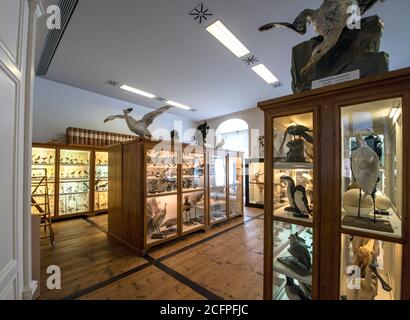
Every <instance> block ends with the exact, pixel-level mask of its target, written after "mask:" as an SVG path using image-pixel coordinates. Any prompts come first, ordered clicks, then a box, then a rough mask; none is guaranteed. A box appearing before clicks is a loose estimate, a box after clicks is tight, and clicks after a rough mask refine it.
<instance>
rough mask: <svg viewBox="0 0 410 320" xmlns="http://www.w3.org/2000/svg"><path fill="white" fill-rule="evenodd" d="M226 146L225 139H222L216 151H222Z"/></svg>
mask: <svg viewBox="0 0 410 320" xmlns="http://www.w3.org/2000/svg"><path fill="white" fill-rule="evenodd" d="M224 145H225V139H222V140H221V141H219V142H218V143H217V144H216V146H215V149H216V150H219V149H222V147H223V146H224Z"/></svg>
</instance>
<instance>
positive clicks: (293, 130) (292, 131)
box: [279, 124, 313, 153]
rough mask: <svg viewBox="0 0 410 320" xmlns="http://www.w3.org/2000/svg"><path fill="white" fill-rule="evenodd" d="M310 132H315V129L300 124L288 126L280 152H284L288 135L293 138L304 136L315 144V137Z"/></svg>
mask: <svg viewBox="0 0 410 320" xmlns="http://www.w3.org/2000/svg"><path fill="white" fill-rule="evenodd" d="M308 132H313V130H310V129H309V128H308V127H305V126H302V125H300V124H297V125H294V126H290V127H288V128H287V129H286V131H285V135H284V137H283V141H282V144H281V145H280V149H279V151H280V153H283V147H284V145H285V142H286V138H287V136H288V135H291V136H293V139H296V137H298V138H299V139H301V138H304V139H305V140H306V141H307V142H309V143H311V144H313V137H312V136H311V135H310V134H309V133H308Z"/></svg>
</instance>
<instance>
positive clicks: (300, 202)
mask: <svg viewBox="0 0 410 320" xmlns="http://www.w3.org/2000/svg"><path fill="white" fill-rule="evenodd" d="M293 197H294V199H295V205H296V207H297V208H298V210H299V212H300V214H301V215H302V216H305V217H309V215H311V214H312V210H310V207H309V201H308V198H307V196H306V189H305V187H304V186H301V185H298V186H296V188H295V194H294V196H293Z"/></svg>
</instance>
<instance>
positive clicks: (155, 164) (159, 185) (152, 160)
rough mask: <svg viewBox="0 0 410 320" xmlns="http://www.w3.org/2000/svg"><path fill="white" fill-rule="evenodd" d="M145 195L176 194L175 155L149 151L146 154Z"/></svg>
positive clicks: (169, 152)
mask: <svg viewBox="0 0 410 320" xmlns="http://www.w3.org/2000/svg"><path fill="white" fill-rule="evenodd" d="M146 170H147V183H146V185H147V194H148V195H154V194H167V193H173V192H177V190H178V178H177V173H178V169H177V153H176V152H172V151H158V150H149V151H148V154H147V169H146Z"/></svg>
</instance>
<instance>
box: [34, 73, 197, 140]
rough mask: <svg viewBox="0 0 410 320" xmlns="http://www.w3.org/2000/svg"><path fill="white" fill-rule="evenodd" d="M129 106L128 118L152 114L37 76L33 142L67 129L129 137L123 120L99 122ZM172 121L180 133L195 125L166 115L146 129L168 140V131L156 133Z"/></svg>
mask: <svg viewBox="0 0 410 320" xmlns="http://www.w3.org/2000/svg"><path fill="white" fill-rule="evenodd" d="M130 106H132V107H134V111H133V112H132V114H131V115H132V116H133V117H135V118H137V119H138V118H140V117H142V116H143V115H144V114H145V113H147V112H150V111H152V109H149V108H146V107H142V106H136V105H135V104H132V103H130V102H126V101H121V100H118V99H113V98H110V97H107V96H103V95H100V94H97V93H93V92H90V91H86V90H82V89H78V88H74V87H71V86H68V85H64V84H61V83H58V82H54V81H50V80H46V79H43V78H38V77H37V78H36V79H35V83H34V119H33V142H48V141H50V140H51V139H54V138H57V137H59V136H62V135H64V134H65V130H66V128H67V127H76V128H83V129H90V130H101V131H108V132H117V133H124V134H132V133H131V132H130V131H129V130H128V128H127V125H126V123H125V121H124V120H114V121H111V122H109V123H103V121H104V119H105V118H106V117H107V116H110V115H115V114H122V110H123V109H124V108H126V107H130ZM174 121H182V130H184V131H185V130H187V129H191V128H196V126H197V125H196V123H195V122H194V121H191V120H188V119H183V118H180V117H178V116H174V115H172V114H169V113H168V114H163V115H161V116H159V117H158V118H157V119H156V120H155V121H154V123H153V124H152V126H151V127H150V130H151V132H152V134H153V135H154V136H155V137H160V136H163V137H165V138H168V137H169V133H168V132H158V131H157V130H158V129H161V128H164V129H166V130H168V131H171V130H172V129H173V128H174ZM178 131H179V130H178ZM180 134H181V133H180ZM191 136H193V134H191V133H186V135H185V136H183V140H184V141H188V142H189V141H190V138H191Z"/></svg>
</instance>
